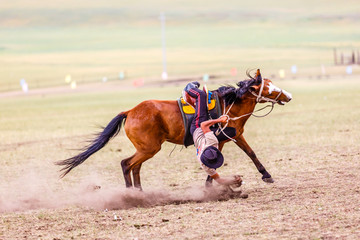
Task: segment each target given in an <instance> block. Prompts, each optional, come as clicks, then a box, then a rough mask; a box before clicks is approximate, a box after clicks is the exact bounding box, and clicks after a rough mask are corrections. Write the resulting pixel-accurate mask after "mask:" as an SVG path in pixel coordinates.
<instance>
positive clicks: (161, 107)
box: [56, 70, 292, 189]
mask: <svg viewBox="0 0 360 240" xmlns="http://www.w3.org/2000/svg"><path fill="white" fill-rule="evenodd" d="M248 76H249V77H250V79H249V80H245V81H241V82H239V83H238V84H237V85H238V87H239V88H235V87H231V86H223V87H220V88H219V89H217V90H215V91H214V92H216V93H217V94H218V95H219V98H220V102H221V107H222V109H224V111H225V112H224V113H223V114H227V115H228V116H229V118H230V120H229V122H228V126H229V127H233V128H235V129H236V136H235V137H234V139H235V140H236V144H237V145H238V146H239V147H240V148H241V149H242V150H243V151H244V152H245V153H246V154H247V155H248V156H249V157H250V158H251V160H252V161H253V162H254V164H255V166H256V168H257V169H258V171H259V172H260V173H261V174H262V179H263V180H264V181H265V182H273V180H272V177H271V175H270V174H269V173H268V172H267V171H266V169H265V167H264V166H263V165H262V164H261V163H260V161H259V159H258V158H257V157H256V155H255V153H254V151H253V150H252V149H251V148H250V146H249V145H248V144H247V142H246V141H245V138H244V136H243V132H244V125H245V123H246V121H247V120H248V119H249V117H250V116H251V114H252V113H253V112H254V109H255V105H256V104H257V103H258V102H260V103H264V102H272V104H273V105H274V104H275V103H278V104H283V103H284V102H289V101H290V100H291V98H292V97H291V94H290V93H287V92H286V91H284V90H281V89H280V88H278V87H276V86H274V85H273V84H272V82H271V81H270V80H268V79H262V78H261V75H260V71H259V70H258V71H257V73H256V76H255V78H252V77H251V76H250V75H249V74H248ZM125 119H126V121H125ZM124 121H125V123H124V128H125V132H126V135H127V136H128V138H129V139H130V141H131V142H132V143H133V145H134V146H135V148H136V152H135V154H134V155H132V156H131V157H128V158H126V159H124V160H122V161H121V167H122V170H123V174H124V179H125V184H126V187H132V186H134V187H136V188H139V189H141V183H140V168H141V164H142V163H143V162H144V161H146V160H148V159H149V158H151V157H153V156H154V155H155V154H156V153H157V152H159V151H160V149H161V145H162V144H163V143H164V142H165V141H168V142H171V143H175V144H183V138H184V134H185V130H184V125H183V123H182V117H181V113H180V110H179V107H178V105H177V102H176V101H174V100H172V101H171V100H170V101H162V100H147V101H144V102H141V103H140V104H138V105H137V106H135V107H134V108H133V109H131V110H128V111H125V112H121V113H120V114H118V115H117V116H116V117H115V118H114V119H113V120H112V121H111V122H110V123H109V124H108V125H107V126H106V127H105V128H104V130H103V131H102V132H101V133H99V134H98V136H97V137H96V138H95V139H94V140H93V142H92V143H91V144H90V145H89V146H88V147H87V148H86V150H85V151H84V152H82V153H80V154H78V155H76V156H74V157H72V158H69V159H66V160H63V161H58V162H56V164H57V165H62V166H64V167H63V168H62V169H61V171H64V172H63V174H62V176H61V177H64V176H65V175H66V174H68V173H69V172H70V171H71V170H72V169H73V168H74V167H76V166H78V165H80V164H81V163H83V162H84V161H85V160H86V159H87V158H88V157H90V156H91V155H92V154H94V153H95V152H97V151H98V150H100V149H101V148H103V147H104V146H105V145H106V144H107V142H108V141H109V140H110V139H111V138H113V137H115V136H116V135H117V134H118V132H119V131H120V128H121V125H122V123H123V122H124ZM227 141H230V140H227ZM227 141H223V142H221V143H220V146H219V147H220V150H221V149H222V147H223V146H224V144H225V142H227ZM131 172H132V175H133V180H134V185H133V183H132V179H131V176H130V173H131ZM207 183H211V178H208V179H207Z"/></svg>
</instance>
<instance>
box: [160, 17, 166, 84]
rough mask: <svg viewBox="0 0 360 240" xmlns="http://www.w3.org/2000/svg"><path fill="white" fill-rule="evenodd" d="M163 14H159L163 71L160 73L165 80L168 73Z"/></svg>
mask: <svg viewBox="0 0 360 240" xmlns="http://www.w3.org/2000/svg"><path fill="white" fill-rule="evenodd" d="M165 20H166V19H165V14H164V13H161V14H160V21H161V43H162V55H163V72H162V74H161V78H162V79H163V80H166V79H167V78H168V74H167V71H166V39H165Z"/></svg>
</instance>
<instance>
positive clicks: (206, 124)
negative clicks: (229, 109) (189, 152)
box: [200, 116, 227, 133]
mask: <svg viewBox="0 0 360 240" xmlns="http://www.w3.org/2000/svg"><path fill="white" fill-rule="evenodd" d="M226 120H227V117H226V116H222V117H220V118H217V119H210V120H207V121H204V122H202V123H201V125H200V127H201V130H202V131H203V132H204V133H207V132H210V131H211V130H210V127H211V126H212V125H214V124H216V123H220V122H226Z"/></svg>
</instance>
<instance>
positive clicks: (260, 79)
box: [255, 69, 262, 84]
mask: <svg viewBox="0 0 360 240" xmlns="http://www.w3.org/2000/svg"><path fill="white" fill-rule="evenodd" d="M255 80H256V83H257V84H260V83H261V81H262V77H261V73H260V69H258V70H256V75H255Z"/></svg>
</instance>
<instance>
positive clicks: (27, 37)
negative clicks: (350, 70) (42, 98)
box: [0, 0, 360, 91]
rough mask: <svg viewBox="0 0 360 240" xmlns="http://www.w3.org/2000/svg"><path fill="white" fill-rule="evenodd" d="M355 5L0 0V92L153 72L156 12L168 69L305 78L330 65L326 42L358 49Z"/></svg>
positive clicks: (157, 57) (158, 66)
mask: <svg viewBox="0 0 360 240" xmlns="http://www.w3.org/2000/svg"><path fill="white" fill-rule="evenodd" d="M359 10H360V4H359V3H358V2H357V1H347V2H346V4H344V2H343V1H331V3H329V2H327V1H316V2H315V3H314V2H312V1H291V2H286V1H279V0H278V1H271V2H268V1H265V0H261V1H251V2H242V1H226V2H217V1H196V2H193V1H171V2H169V1H160V0H156V1H152V2H151V4H149V3H147V2H146V1H135V2H130V1H112V0H111V1H101V2H100V1H85V0H83V1H76V2H73V1H51V2H47V1H42V0H35V1H31V2H29V1H24V0H19V1H11V2H8V1H7V2H5V3H2V4H1V7H0V27H1V28H0V39H1V40H0V64H1V66H2V67H1V68H0V91H6V90H12V89H16V88H18V87H19V80H20V79H21V78H25V79H26V80H27V81H28V82H29V85H30V86H32V87H33V88H34V87H43V86H53V85H60V84H64V78H65V76H66V75H67V74H71V75H72V76H73V78H74V79H77V81H78V82H79V81H80V82H81V81H82V82H89V81H100V79H101V78H102V77H104V76H107V77H108V78H109V79H116V78H117V75H118V73H119V71H126V75H127V79H134V78H145V79H147V78H152V79H154V78H159V76H160V74H161V72H162V52H161V34H160V33H161V29H160V21H159V14H160V13H161V12H164V13H165V14H166V18H167V22H166V39H167V60H168V72H169V75H170V76H173V77H174V76H187V75H201V74H204V73H209V74H222V75H225V76H226V75H229V73H230V69H231V68H234V67H235V68H237V69H238V71H239V72H240V73H242V72H244V71H245V70H246V69H249V68H257V67H260V68H262V69H264V70H265V71H267V72H268V75H271V74H272V75H274V74H276V73H277V71H278V69H285V70H286V71H288V70H289V69H290V67H291V65H293V64H296V65H298V67H299V72H301V71H302V72H303V74H305V75H306V72H308V71H310V72H319V71H320V67H319V66H320V64H324V65H326V66H331V65H332V62H333V48H334V47H338V48H342V49H344V50H348V51H349V50H352V49H355V50H356V49H358V48H360V40H359V39H360V32H359V31H357V27H358V25H359V22H360V14H359V12H360V11H359ZM313 68H315V69H316V70H314V69H313ZM338 71H340V72H341V71H342V72H344V71H343V69H341V70H338ZM355 71H357V69H356V70H355ZM314 74H316V73H314ZM242 76H243V75H241V77H242ZM149 81H150V80H149Z"/></svg>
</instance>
